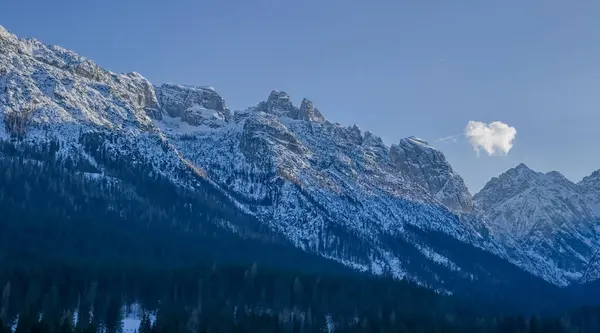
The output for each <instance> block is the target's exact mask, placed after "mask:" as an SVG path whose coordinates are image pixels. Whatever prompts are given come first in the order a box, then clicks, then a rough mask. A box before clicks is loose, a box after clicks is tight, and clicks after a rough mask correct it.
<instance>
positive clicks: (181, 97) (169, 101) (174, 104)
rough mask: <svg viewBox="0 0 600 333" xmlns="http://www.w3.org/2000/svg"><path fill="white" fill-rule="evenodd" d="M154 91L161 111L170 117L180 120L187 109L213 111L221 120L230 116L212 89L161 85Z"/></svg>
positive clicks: (223, 103)
mask: <svg viewBox="0 0 600 333" xmlns="http://www.w3.org/2000/svg"><path fill="white" fill-rule="evenodd" d="M155 90H156V95H157V97H158V102H159V104H160V106H161V108H162V110H163V111H164V112H165V113H166V114H168V115H169V116H170V117H174V118H181V117H183V115H184V113H185V111H186V110H187V109H189V108H196V109H197V108H198V107H202V108H204V109H207V110H213V111H215V112H217V113H218V114H219V117H221V118H223V119H228V118H229V116H230V112H229V110H228V109H227V108H226V106H225V100H224V99H223V98H222V97H221V96H220V95H219V94H218V93H217V92H216V91H215V90H214V89H212V88H207V87H193V86H183V85H176V84H163V85H161V86H159V87H155Z"/></svg>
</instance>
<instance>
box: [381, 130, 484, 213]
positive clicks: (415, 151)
mask: <svg viewBox="0 0 600 333" xmlns="http://www.w3.org/2000/svg"><path fill="white" fill-rule="evenodd" d="M390 160H391V161H392V163H394V164H395V165H396V166H397V167H398V168H399V169H400V170H401V171H402V172H404V173H405V174H407V175H408V176H409V177H410V178H411V179H412V180H413V181H414V182H416V183H417V184H419V185H420V186H422V187H423V188H425V189H426V190H428V192H429V193H431V194H432V195H433V196H435V197H437V198H438V199H439V200H440V201H441V202H442V203H443V204H444V205H446V206H447V207H449V208H450V209H452V210H455V211H459V212H471V211H472V210H473V208H474V206H473V201H472V199H471V194H470V193H469V190H468V189H467V186H466V185H465V183H464V180H463V179H462V178H461V177H460V176H459V175H457V174H455V173H454V170H453V169H452V166H450V164H449V163H448V161H447V160H446V157H445V156H444V154H443V153H442V152H440V151H438V150H436V149H435V148H433V147H432V146H430V145H429V144H428V143H427V142H426V141H425V140H422V139H419V138H417V137H414V136H411V137H408V138H405V139H402V140H400V142H399V143H398V144H397V145H392V146H391V147H390Z"/></svg>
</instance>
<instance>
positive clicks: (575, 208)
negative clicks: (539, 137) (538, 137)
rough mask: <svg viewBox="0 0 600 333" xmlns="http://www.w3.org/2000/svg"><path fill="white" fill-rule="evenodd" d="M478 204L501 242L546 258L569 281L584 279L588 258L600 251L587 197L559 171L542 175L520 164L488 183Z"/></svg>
mask: <svg viewBox="0 0 600 333" xmlns="http://www.w3.org/2000/svg"><path fill="white" fill-rule="evenodd" d="M474 201H475V202H476V204H477V206H478V207H479V208H481V209H482V211H484V212H485V213H486V215H487V218H488V220H489V221H490V222H489V226H490V228H491V229H492V231H493V233H494V234H495V235H496V236H497V237H499V238H500V239H504V240H505V241H509V242H510V240H511V239H514V240H515V241H516V242H518V243H519V244H520V246H522V247H523V248H524V249H525V250H526V251H528V252H529V253H531V254H532V255H534V256H535V257H539V258H545V259H544V260H548V262H549V263H550V264H551V265H552V266H555V267H554V270H555V271H556V273H557V274H558V275H562V276H563V279H565V281H574V280H577V279H578V278H579V277H581V274H582V273H583V270H584V269H585V267H587V265H588V260H589V257H590V256H591V255H592V254H593V253H594V252H596V251H597V249H599V248H600V229H598V228H595V227H594V223H593V221H594V220H595V219H596V218H597V215H596V214H595V213H594V210H593V207H592V206H591V205H590V204H589V201H590V200H589V197H586V195H585V194H584V191H583V190H582V188H581V186H579V185H576V184H574V183H573V182H571V181H570V180H568V179H567V178H565V177H564V176H563V175H562V174H561V173H559V172H557V171H552V172H548V173H545V174H544V173H541V172H536V171H533V170H531V169H530V168H528V167H527V166H525V165H524V164H520V165H519V166H517V167H515V168H513V169H510V170H508V171H506V172H505V173H503V174H501V175H500V176H499V177H497V178H493V179H492V180H490V181H489V182H488V183H487V184H486V185H485V187H484V188H483V189H482V190H481V191H480V192H479V193H477V194H476V195H475V196H474ZM565 283H568V282H565Z"/></svg>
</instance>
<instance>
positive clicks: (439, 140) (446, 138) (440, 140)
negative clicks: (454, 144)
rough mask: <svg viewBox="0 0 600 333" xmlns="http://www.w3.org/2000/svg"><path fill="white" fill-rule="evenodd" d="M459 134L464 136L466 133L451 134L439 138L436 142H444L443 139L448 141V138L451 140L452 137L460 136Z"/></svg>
mask: <svg viewBox="0 0 600 333" xmlns="http://www.w3.org/2000/svg"><path fill="white" fill-rule="evenodd" d="M459 136H464V134H463V133H461V134H455V135H450V136H447V137H445V138H441V139H437V140H436V141H435V142H442V141H446V140H451V139H454V138H458V137H459Z"/></svg>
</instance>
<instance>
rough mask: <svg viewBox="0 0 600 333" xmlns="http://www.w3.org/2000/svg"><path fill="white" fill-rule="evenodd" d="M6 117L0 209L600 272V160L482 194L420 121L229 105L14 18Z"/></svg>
mask: <svg viewBox="0 0 600 333" xmlns="http://www.w3.org/2000/svg"><path fill="white" fill-rule="evenodd" d="M0 122H2V123H3V126H1V127H0V140H1V142H2V144H1V149H0V161H2V163H3V166H4V167H3V169H4V170H7V171H6V172H5V173H4V175H2V177H3V178H2V179H3V182H5V183H6V184H13V185H14V187H11V188H12V189H13V190H12V191H14V192H11V193H5V194H4V195H3V196H2V198H0V203H3V204H4V206H2V207H3V209H4V210H5V214H4V215H3V216H12V215H11V214H14V216H21V215H18V214H32V211H31V210H28V211H27V212H24V211H18V214H17V213H16V212H17V210H19V209H20V208H19V207H20V206H19V204H15V203H17V202H28V203H30V204H31V205H33V207H36V209H34V210H38V211H39V212H42V211H44V212H47V213H45V214H56V216H57V218H58V216H75V215H77V214H80V215H81V216H82V219H84V217H85V218H87V217H86V216H88V217H89V216H91V215H84V213H83V212H87V209H92V208H89V207H91V205H93V204H94V203H95V205H97V206H98V207H103V208H104V211H106V212H110V214H112V215H110V216H111V217H110V218H108V217H107V220H111V221H112V220H113V219H117V220H119V222H118V223H119V224H118V226H115V227H118V228H120V229H121V230H122V229H126V230H127V229H131V230H133V229H134V228H148V230H153V229H151V228H155V227H156V228H169V230H171V229H173V230H177V232H181V233H182V234H184V235H185V234H195V233H202V234H211V235H213V236H214V235H219V236H218V238H217V239H218V240H222V242H221V244H220V245H219V246H220V247H221V248H222V251H227V245H225V244H223V242H225V240H227V241H232V242H233V241H234V240H236V239H238V240H252V241H254V242H257V244H258V243H260V244H277V246H280V247H281V248H287V249H290V251H300V252H301V253H305V254H307V255H310V256H312V257H315V258H316V257H318V258H320V259H319V260H321V259H323V260H326V261H327V262H335V263H336V265H337V264H341V265H343V266H345V267H349V268H351V269H353V270H356V271H361V272H367V273H372V274H376V275H382V274H389V275H392V276H394V277H396V278H404V279H407V280H410V281H413V282H415V283H418V284H421V285H424V286H427V287H431V288H433V289H436V290H438V291H440V292H447V293H455V292H461V291H462V292H466V291H468V290H469V291H471V290H474V289H481V290H485V289H490V288H492V287H493V288H496V290H499V292H502V290H505V288H511V287H514V285H517V284H521V285H522V286H523V288H528V286H531V285H534V284H537V285H543V286H546V285H548V286H550V285H551V284H553V285H558V286H567V285H570V284H578V283H586V282H592V281H595V280H597V279H599V278H600V171H596V172H594V173H593V174H592V175H590V176H588V177H586V178H584V179H583V180H582V181H581V182H579V183H577V184H575V183H573V182H571V181H569V180H567V179H566V178H565V177H564V176H562V175H561V174H560V173H558V172H550V173H546V174H544V173H539V172H535V171H533V170H531V169H529V168H528V167H527V166H525V165H519V166H517V167H516V168H514V169H511V170H508V171H506V172H505V173H503V174H502V175H500V176H499V177H497V178H493V179H492V180H490V182H489V183H488V184H487V185H486V186H485V187H484V188H483V189H482V190H481V191H480V192H479V193H477V194H475V195H472V194H471V193H469V191H468V189H467V187H466V186H465V183H464V181H463V179H462V178H461V177H460V176H459V175H458V174H457V173H456V172H455V171H454V170H453V168H452V167H451V165H450V164H449V163H448V161H447V160H446V158H445V157H444V155H443V153H442V152H440V151H439V150H437V149H435V148H434V147H432V146H430V145H429V144H428V143H427V142H425V141H423V140H421V139H419V138H417V137H407V138H405V139H402V140H400V141H399V142H398V143H397V144H392V145H391V146H388V145H386V144H384V142H383V140H382V139H381V138H380V137H378V136H377V135H375V134H373V133H371V132H369V131H363V130H361V129H360V128H358V127H357V126H343V125H341V124H338V123H333V122H330V121H328V120H327V119H326V118H325V117H324V115H323V113H321V111H320V110H319V109H318V108H317V107H315V106H314V105H313V103H312V102H311V101H310V100H308V99H306V98H305V99H303V100H302V102H301V104H300V106H297V105H294V104H293V103H292V99H291V98H290V96H289V95H288V94H287V93H285V92H282V91H275V90H274V91H272V92H271V93H270V94H268V96H267V98H266V100H264V101H260V102H258V103H257V104H256V105H254V106H251V107H249V108H248V109H246V110H237V111H232V110H229V109H228V108H227V105H226V103H225V100H224V99H223V98H222V97H221V96H220V95H219V93H218V92H217V91H216V90H215V89H213V88H211V87H204V86H186V85H177V84H162V85H153V84H152V83H150V82H149V81H148V80H147V79H145V78H144V77H143V76H142V75H140V74H138V73H128V74H116V73H112V72H110V71H108V70H105V69H103V68H101V67H100V66H98V65H97V64H96V63H94V62H92V61H91V60H88V59H86V58H84V57H82V56H79V55H78V54H76V53H74V52H72V51H69V50H66V49H63V48H61V47H58V46H51V45H46V44H43V43H41V42H39V41H37V40H35V39H19V38H17V37H16V36H14V35H13V34H11V33H9V32H8V31H7V30H5V29H4V28H2V27H0ZM23 170H28V171H27V172H25V171H23ZM20 172H23V174H21V173H20ZM18 177H21V178H18ZM40 177H42V179H43V180H39V181H36V182H34V183H32V184H34V185H27V186H19V184H22V181H23V180H26V182H30V181H31V179H33V178H35V179H36V180H37V179H38V178H40ZM43 177H47V178H43ZM51 177H54V178H51ZM56 179H61V180H60V181H57V180H56ZM17 180H18V181H17ZM57 182H58V183H57ZM27 184H29V183H27ZM57 184H59V185H57ZM65 184H71V185H69V186H71V187H68V186H66V185H65ZM72 184H75V185H72ZM156 184H159V185H156ZM33 186H37V187H33ZM159 186H160V187H159ZM32 187H33V188H38V187H39V188H43V190H44V191H45V192H44V193H47V194H48V196H47V197H46V198H48V197H55V198H57V199H56V200H57V201H56V203H53V204H52V205H50V204H48V203H47V202H46V200H33V199H32V198H33V196H34V195H33V194H31V192H32ZM69 188H71V190H69ZM92 188H93V189H94V190H93V191H91V190H90V189H92ZM69 191H72V192H69ZM17 192H18V193H17ZM15 193H16V194H15ZM12 194H14V195H16V196H17V197H19V198H21V199H20V200H21V201H17V200H16V199H15V200H12V201H10V200H8V199H7V198H5V197H6V196H8V195H12ZM82 197H84V198H85V200H84V201H81V202H79V201H78V200H82V199H81V198H82ZM7 200H8V201H7ZM53 205H60V206H61V207H69V208H62V209H61V210H60V211H59V210H54V209H53V208H52V207H54V206H53ZM94 209H98V208H97V207H96V208H94ZM90 211H91V210H90ZM40 214H41V213H40ZM86 214H87V213H86ZM89 214H92V213H89ZM106 214H108V213H106ZM28 216H29V215H28ZM36 216H37V215H36ZM45 216H48V215H45ZM107 216H109V215H107ZM133 220H138V222H132V221H133ZM139 221H144V222H143V225H142V223H141V222H139ZM115 223H116V222H115ZM138 224H139V225H138ZM11 226H12V228H14V229H13V230H14V232H15V233H23V234H24V235H26V236H27V235H30V234H28V232H30V230H26V229H25V228H24V229H19V225H18V224H11ZM50 227H52V226H50ZM57 228H58V226H57ZM161 230H163V229H161ZM23 237H25V236H23ZM149 237H150V236H149ZM151 237H156V236H151ZM182 237H186V236H182ZM6 241H7V242H8V241H9V240H8V239H6ZM135 241H137V240H136V239H135V238H132V242H135ZM191 242H193V241H191ZM190 244H191V243H190ZM176 245H177V244H170V245H165V246H176ZM182 246H183V245H182ZM191 246H195V245H191ZM178 251H179V250H178ZM182 251H183V250H182ZM190 251H191V250H190ZM274 252H277V251H274ZM281 253H283V252H279V254H281ZM294 253H296V252H294ZM189 255H191V256H193V253H192V254H189ZM273 255H275V254H273ZM282 261H286V259H285V258H284V257H282ZM526 286H527V287H526ZM544 288H545V287H540V292H543V290H545V289H544ZM528 291H531V289H528Z"/></svg>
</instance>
